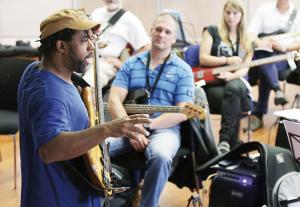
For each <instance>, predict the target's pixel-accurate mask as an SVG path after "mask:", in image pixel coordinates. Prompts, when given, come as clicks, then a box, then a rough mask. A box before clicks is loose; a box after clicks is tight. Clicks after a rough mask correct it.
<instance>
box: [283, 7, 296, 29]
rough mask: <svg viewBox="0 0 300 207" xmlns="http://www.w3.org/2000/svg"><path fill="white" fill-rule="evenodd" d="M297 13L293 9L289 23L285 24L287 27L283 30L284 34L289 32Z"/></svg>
mask: <svg viewBox="0 0 300 207" xmlns="http://www.w3.org/2000/svg"><path fill="white" fill-rule="evenodd" d="M297 13H298V10H297V9H295V8H294V10H293V13H292V14H291V16H290V18H289V21H288V23H287V26H286V28H285V32H289V31H290V30H291V28H292V25H293V23H294V20H295V18H296V16H297Z"/></svg>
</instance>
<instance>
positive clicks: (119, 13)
mask: <svg viewBox="0 0 300 207" xmlns="http://www.w3.org/2000/svg"><path fill="white" fill-rule="evenodd" d="M125 12H126V10H124V9H120V10H119V11H117V12H116V13H115V14H114V15H113V16H112V17H111V18H110V19H109V20H108V25H107V26H106V27H105V28H104V29H103V30H102V31H101V32H100V33H99V36H101V35H102V34H103V33H104V32H105V31H106V30H107V29H108V28H109V27H111V26H113V25H114V24H116V23H117V21H118V20H119V19H120V18H121V17H122V16H123V14H125Z"/></svg>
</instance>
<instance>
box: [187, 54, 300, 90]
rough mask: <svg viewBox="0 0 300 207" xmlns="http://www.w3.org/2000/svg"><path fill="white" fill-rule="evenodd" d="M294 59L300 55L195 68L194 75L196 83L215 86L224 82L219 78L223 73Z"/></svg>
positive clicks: (286, 55)
mask: <svg viewBox="0 0 300 207" xmlns="http://www.w3.org/2000/svg"><path fill="white" fill-rule="evenodd" d="M289 58H293V59H295V60H296V61H298V60H299V59H300V55H299V53H286V54H282V55H276V56H272V57H267V58H262V59H258V60H253V61H251V62H244V63H241V64H233V65H227V66H221V67H215V68H212V67H193V68H192V70H193V74H194V80H195V82H198V81H200V80H204V81H205V83H206V84H207V85H214V84H218V83H220V82H221V81H222V80H221V79H218V78H217V76H218V75H219V74H220V73H222V72H234V71H237V70H239V69H241V68H252V67H256V66H260V65H265V64H269V63H275V62H279V61H283V60H287V59H289Z"/></svg>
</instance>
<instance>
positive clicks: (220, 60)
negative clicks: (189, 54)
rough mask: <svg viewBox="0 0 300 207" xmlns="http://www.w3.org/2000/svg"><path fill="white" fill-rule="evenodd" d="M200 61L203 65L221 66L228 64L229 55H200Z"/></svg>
mask: <svg viewBox="0 0 300 207" xmlns="http://www.w3.org/2000/svg"><path fill="white" fill-rule="evenodd" d="M200 63H201V65H203V66H220V65H226V64H228V58H227V57H224V56H222V57H216V56H212V55H201V56H200Z"/></svg>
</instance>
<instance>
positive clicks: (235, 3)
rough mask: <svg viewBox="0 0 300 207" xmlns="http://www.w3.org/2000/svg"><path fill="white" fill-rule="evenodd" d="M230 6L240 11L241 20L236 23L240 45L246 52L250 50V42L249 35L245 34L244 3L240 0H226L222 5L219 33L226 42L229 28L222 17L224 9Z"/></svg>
mask: <svg viewBox="0 0 300 207" xmlns="http://www.w3.org/2000/svg"><path fill="white" fill-rule="evenodd" d="M228 7H231V8H233V9H235V10H237V11H239V12H241V14H242V16H241V20H240V23H239V25H238V35H239V41H240V44H241V46H242V47H243V48H244V50H245V51H246V53H249V52H252V44H251V40H250V37H249V35H248V34H247V20H246V15H245V9H244V5H243V3H242V1H241V0H227V1H226V3H225V5H224V7H223V17H222V22H221V25H220V26H219V33H220V37H221V39H222V41H224V42H228V39H229V28H228V26H227V24H226V22H225V19H224V12H225V10H226V9H227V8H228Z"/></svg>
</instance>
